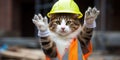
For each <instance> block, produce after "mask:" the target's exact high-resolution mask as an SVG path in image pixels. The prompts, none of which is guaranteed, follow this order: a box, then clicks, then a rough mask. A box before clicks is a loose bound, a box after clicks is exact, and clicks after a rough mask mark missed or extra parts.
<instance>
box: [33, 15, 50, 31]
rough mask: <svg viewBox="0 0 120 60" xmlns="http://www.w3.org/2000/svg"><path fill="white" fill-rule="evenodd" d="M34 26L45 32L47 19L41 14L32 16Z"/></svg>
mask: <svg viewBox="0 0 120 60" xmlns="http://www.w3.org/2000/svg"><path fill="white" fill-rule="evenodd" d="M32 21H33V23H34V24H35V26H36V27H37V28H38V30H40V31H46V30H47V28H48V19H47V17H42V15H41V14H38V15H34V18H33V19H32Z"/></svg>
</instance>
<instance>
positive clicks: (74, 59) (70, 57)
mask: <svg viewBox="0 0 120 60" xmlns="http://www.w3.org/2000/svg"><path fill="white" fill-rule="evenodd" d="M69 48H70V50H69V55H68V60H80V59H78V58H79V56H78V40H77V39H76V38H74V39H73V40H72V43H71V45H70V47H69ZM80 48H81V47H80ZM88 50H89V53H87V54H82V58H81V59H82V60H87V59H88V56H89V55H90V54H91V53H92V44H91V42H89V44H88ZM57 53H58V55H57V58H58V60H62V56H60V54H59V52H57ZM73 56H74V57H73ZM46 60H51V58H49V57H47V56H46Z"/></svg>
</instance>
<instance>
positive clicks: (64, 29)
mask: <svg viewBox="0 0 120 60" xmlns="http://www.w3.org/2000/svg"><path fill="white" fill-rule="evenodd" d="M79 26H80V22H79V20H77V19H74V18H73V17H72V15H68V14H67V15H57V16H55V17H54V18H53V19H51V21H50V23H49V28H50V30H51V31H53V32H54V33H56V34H58V35H61V36H67V35H69V34H71V33H72V32H74V31H75V30H77V29H78V28H79Z"/></svg>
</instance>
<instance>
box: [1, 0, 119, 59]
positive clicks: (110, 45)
mask: <svg viewBox="0 0 120 60" xmlns="http://www.w3.org/2000/svg"><path fill="white" fill-rule="evenodd" d="M56 1H57V0H0V60H10V59H11V60H44V54H43V52H42V51H41V49H40V46H39V43H38V39H39V38H38V37H37V29H36V28H35V26H34V24H33V23H32V18H33V16H34V14H38V13H41V14H42V15H44V16H45V15H46V14H47V12H49V11H50V9H51V7H52V5H53V4H54V3H55V2H56ZM75 2H76V3H77V4H78V5H79V7H80V10H81V12H82V13H84V12H85V10H87V8H88V7H89V6H91V7H94V6H95V7H97V9H99V10H100V15H99V17H98V18H97V21H96V22H97V27H96V28H95V31H94V35H93V38H92V43H93V53H92V55H91V56H90V57H89V60H120V19H119V18H120V15H119V14H120V10H119V9H120V7H119V2H120V0H75Z"/></svg>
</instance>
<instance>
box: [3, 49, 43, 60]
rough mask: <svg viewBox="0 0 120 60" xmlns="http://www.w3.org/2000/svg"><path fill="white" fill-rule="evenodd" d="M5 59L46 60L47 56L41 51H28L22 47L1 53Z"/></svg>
mask: <svg viewBox="0 0 120 60" xmlns="http://www.w3.org/2000/svg"><path fill="white" fill-rule="evenodd" d="M1 55H2V56H3V57H7V58H8V59H7V60H9V59H12V58H13V59H15V58H16V59H18V60H45V55H44V53H43V51H42V50H40V49H27V48H20V47H10V48H9V49H8V50H6V51H3V52H1Z"/></svg>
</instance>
